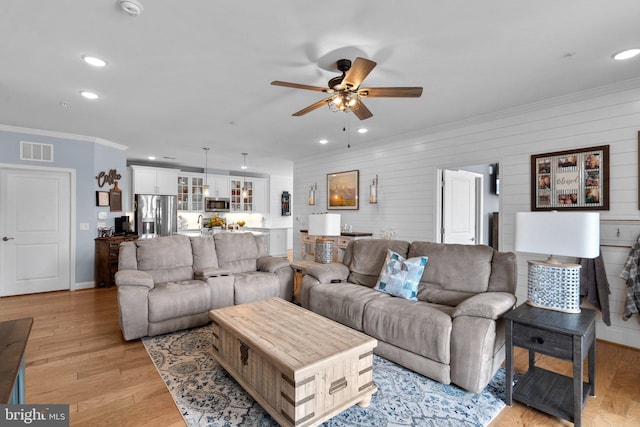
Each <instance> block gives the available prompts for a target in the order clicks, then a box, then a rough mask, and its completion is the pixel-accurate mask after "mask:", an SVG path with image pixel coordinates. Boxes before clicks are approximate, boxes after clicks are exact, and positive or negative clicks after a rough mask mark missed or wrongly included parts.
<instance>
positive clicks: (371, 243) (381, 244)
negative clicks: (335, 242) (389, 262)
mask: <svg viewBox="0 0 640 427" xmlns="http://www.w3.org/2000/svg"><path fill="white" fill-rule="evenodd" d="M389 249H390V250H392V251H394V252H396V253H398V254H400V256H402V257H405V258H406V257H407V252H408V250H409V243H408V242H405V241H403V240H387V239H363V240H354V241H353V242H351V243H350V244H349V246H348V247H347V250H346V252H345V254H344V258H343V261H342V263H343V264H344V265H346V266H347V267H349V270H350V273H349V278H348V281H349V282H351V283H355V284H358V285H365V286H368V287H370V288H372V287H374V286H375V284H376V282H377V281H378V276H379V275H380V271H381V270H382V266H383V265H384V260H385V258H386V256H387V250H389Z"/></svg>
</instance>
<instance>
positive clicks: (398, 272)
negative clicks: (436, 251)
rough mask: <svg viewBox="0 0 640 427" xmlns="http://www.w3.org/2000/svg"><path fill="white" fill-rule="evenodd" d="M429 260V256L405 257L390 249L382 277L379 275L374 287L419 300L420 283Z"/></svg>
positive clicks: (381, 273)
mask: <svg viewBox="0 0 640 427" xmlns="http://www.w3.org/2000/svg"><path fill="white" fill-rule="evenodd" d="M427 260H428V258H427V257H416V258H409V259H405V258H404V257H402V256H401V255H400V254H398V253H396V252H394V251H392V250H390V249H389V250H388V251H387V258H386V259H385V261H384V266H383V267H382V271H381V272H380V277H378V282H377V283H376V285H375V286H374V288H373V289H375V290H376V291H380V292H384V293H387V294H389V295H393V296H396V297H400V298H405V299H410V300H414V301H417V300H418V284H419V283H420V278H422V273H423V272H424V267H425V266H426V265H427Z"/></svg>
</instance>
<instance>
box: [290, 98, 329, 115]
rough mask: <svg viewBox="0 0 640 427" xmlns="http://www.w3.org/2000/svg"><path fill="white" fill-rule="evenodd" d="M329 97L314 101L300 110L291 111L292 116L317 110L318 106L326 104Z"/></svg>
mask: <svg viewBox="0 0 640 427" xmlns="http://www.w3.org/2000/svg"><path fill="white" fill-rule="evenodd" d="M331 98H332V97H329V98H325V99H322V100H320V101H318V102H316V103H315V104H311V105H309V106H308V107H306V108H303V109H302V110H300V111H298V112H295V113H293V114H292V116H294V117H300V116H304V115H305V114H307V113H310V112H312V111H313V110H317V109H318V108H320V107H322V106H323V105H326V104H327V103H328V102H329V101H330V100H331Z"/></svg>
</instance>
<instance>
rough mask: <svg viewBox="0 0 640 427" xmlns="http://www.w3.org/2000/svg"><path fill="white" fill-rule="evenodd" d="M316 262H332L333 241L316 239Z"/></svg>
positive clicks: (321, 238) (323, 238)
mask: <svg viewBox="0 0 640 427" xmlns="http://www.w3.org/2000/svg"><path fill="white" fill-rule="evenodd" d="M315 261H316V262H318V263H321V264H330V263H332V262H333V240H331V239H327V238H325V237H320V238H318V239H316V259H315Z"/></svg>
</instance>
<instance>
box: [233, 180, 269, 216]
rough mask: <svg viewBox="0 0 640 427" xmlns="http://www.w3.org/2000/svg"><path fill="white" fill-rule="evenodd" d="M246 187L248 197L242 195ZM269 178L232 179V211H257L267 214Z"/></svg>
mask: <svg viewBox="0 0 640 427" xmlns="http://www.w3.org/2000/svg"><path fill="white" fill-rule="evenodd" d="M243 186H244V188H245V189H246V191H247V195H246V197H243V196H242V188H243ZM268 196H269V194H268V188H267V180H266V179H264V178H250V179H246V178H232V179H231V197H230V200H231V212H257V213H264V214H267V213H268V211H267V209H268V205H267V199H268Z"/></svg>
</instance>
